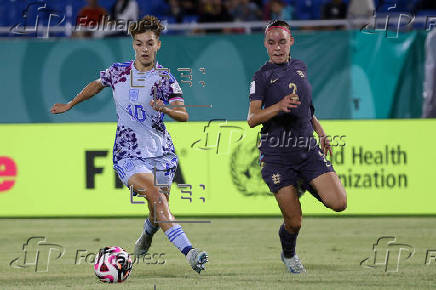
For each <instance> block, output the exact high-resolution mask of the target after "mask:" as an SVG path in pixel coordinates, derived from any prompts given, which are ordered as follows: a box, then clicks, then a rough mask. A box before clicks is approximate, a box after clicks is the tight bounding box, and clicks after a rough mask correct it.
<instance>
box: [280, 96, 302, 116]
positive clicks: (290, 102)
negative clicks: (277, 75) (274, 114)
mask: <svg viewBox="0 0 436 290" xmlns="http://www.w3.org/2000/svg"><path fill="white" fill-rule="evenodd" d="M277 105H278V106H279V109H280V111H283V112H290V111H291V109H292V108H296V107H298V106H299V105H301V102H300V98H299V97H298V95H296V94H289V95H286V96H284V97H283V99H282V100H281V101H280V102H278V103H277Z"/></svg>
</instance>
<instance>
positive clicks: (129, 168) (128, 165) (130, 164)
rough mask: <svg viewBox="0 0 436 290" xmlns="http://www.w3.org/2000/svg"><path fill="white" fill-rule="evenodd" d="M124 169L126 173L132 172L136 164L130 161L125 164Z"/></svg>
mask: <svg viewBox="0 0 436 290" xmlns="http://www.w3.org/2000/svg"><path fill="white" fill-rule="evenodd" d="M123 167H124V169H125V170H126V171H132V170H133V168H135V164H134V163H133V162H132V161H131V160H129V161H127V162H126V163H125V164H124V166H123Z"/></svg>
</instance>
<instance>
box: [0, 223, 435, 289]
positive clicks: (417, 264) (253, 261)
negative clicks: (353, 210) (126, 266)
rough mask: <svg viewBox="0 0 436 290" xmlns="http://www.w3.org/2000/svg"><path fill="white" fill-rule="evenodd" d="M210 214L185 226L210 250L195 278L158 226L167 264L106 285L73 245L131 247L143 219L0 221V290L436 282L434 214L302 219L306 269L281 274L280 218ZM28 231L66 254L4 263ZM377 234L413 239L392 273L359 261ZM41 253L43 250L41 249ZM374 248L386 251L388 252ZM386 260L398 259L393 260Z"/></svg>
mask: <svg viewBox="0 0 436 290" xmlns="http://www.w3.org/2000/svg"><path fill="white" fill-rule="evenodd" d="M211 221H212V223H210V224H183V227H184V230H185V232H186V233H187V234H188V237H189V238H190V240H191V242H192V243H193V245H194V246H196V247H199V248H201V249H205V250H207V251H208V253H209V263H208V264H207V270H206V271H204V272H203V273H202V274H201V275H198V274H197V273H195V272H194V271H193V270H191V268H190V266H189V265H188V264H187V262H186V260H185V258H184V257H183V255H181V254H180V253H179V252H178V250H177V249H175V248H174V246H173V245H172V244H170V242H169V241H168V240H167V239H166V237H165V236H164V234H163V233H162V232H161V231H160V232H158V233H157V234H156V235H155V239H154V241H153V245H152V247H151V250H150V251H151V252H152V253H164V256H163V257H164V258H163V260H165V263H164V264H151V263H153V262H158V263H162V261H161V260H158V259H153V258H151V259H150V260H146V261H144V260H141V261H140V263H139V264H135V265H134V268H133V271H132V274H131V276H130V277H129V279H128V280H127V281H125V282H124V283H122V284H116V285H115V284H114V285H107V284H103V283H101V282H99V281H98V280H97V278H96V277H95V276H94V273H93V268H92V264H88V263H86V261H83V259H81V263H80V264H78V265H76V264H75V259H76V252H77V250H87V251H89V252H97V251H98V249H99V248H101V247H103V246H106V245H118V246H121V247H123V248H125V249H126V250H128V251H129V252H131V251H133V244H134V242H135V240H136V239H137V237H138V234H139V232H140V231H141V229H142V223H143V219H136V218H135V219H127V218H125V219H0V229H1V235H0V255H1V260H0V261H1V262H0V289H44V290H48V289H109V288H110V289H159V290H160V289H380V288H384V289H429V288H434V287H436V261H435V259H434V258H433V259H429V260H430V263H429V264H427V265H426V255H427V251H428V250H434V251H433V252H431V251H430V252H429V253H430V254H431V253H433V254H432V255H433V256H436V227H435V225H436V217H359V218H357V217H355V218H348V217H331V218H321V217H307V218H304V219H303V227H302V230H301V232H300V236H299V239H298V244H297V253H298V255H299V256H300V258H301V259H302V261H303V263H304V265H305V267H306V269H307V271H308V272H307V273H306V274H304V275H292V274H290V273H288V272H286V269H285V267H284V265H283V264H282V262H281V261H280V251H281V247H280V242H279V240H278V235H277V231H278V228H279V226H280V224H281V219H279V218H215V219H211ZM31 236H44V237H46V239H47V243H52V244H59V245H61V246H62V247H63V248H64V249H65V253H64V256H63V257H62V258H60V259H58V260H55V259H54V258H55V257H51V258H50V259H51V260H50V262H49V264H48V271H47V272H35V266H32V265H29V266H27V267H25V268H13V267H11V266H10V265H9V264H10V262H11V261H12V260H13V259H14V258H16V257H19V256H22V255H23V251H22V247H23V243H25V241H26V240H27V239H28V238H29V237H31ZM382 236H395V237H396V238H397V240H396V243H401V244H407V245H410V246H412V247H413V248H414V250H415V252H414V254H413V256H412V257H410V258H409V259H406V258H407V253H408V252H402V254H401V256H400V263H399V268H398V272H385V271H384V270H385V268H384V266H383V265H379V266H376V267H375V268H368V267H363V266H361V265H360V262H361V261H362V260H363V259H365V258H367V257H370V256H371V252H372V248H373V244H374V243H375V242H376V240H377V239H378V238H379V237H382ZM391 246H392V245H391ZM391 246H390V247H391ZM394 247H395V246H392V248H390V249H394ZM42 248H43V246H42ZM384 249H386V247H384ZM40 253H42V254H40V255H41V256H44V255H46V253H45V252H43V251H41V252H40ZM44 253H45V254H44ZM81 253H84V252H81ZM379 253H382V254H383V255H384V254H385V253H386V251H384V252H383V251H381V252H379ZM390 253H394V254H395V253H398V251H396V252H395V251H392V252H391V251H390ZM52 254H53V253H52ZM394 254H392V255H394ZM53 255H54V254H53ZM54 256H55V255H54ZM397 256H398V255H397ZM161 258H162V256H161ZM428 258H429V257H428V256H427V259H428ZM41 259H43V258H41ZM390 261H394V262H393V263H395V259H391V260H390ZM29 263H31V261H30V260H29ZM147 263H148V264H147ZM389 266H392V265H389ZM394 266H395V265H394ZM393 268H395V267H393Z"/></svg>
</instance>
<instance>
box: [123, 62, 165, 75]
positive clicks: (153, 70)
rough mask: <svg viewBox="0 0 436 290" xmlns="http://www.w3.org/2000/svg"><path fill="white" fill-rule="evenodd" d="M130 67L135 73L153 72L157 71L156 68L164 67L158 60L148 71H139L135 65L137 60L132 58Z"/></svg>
mask: <svg viewBox="0 0 436 290" xmlns="http://www.w3.org/2000/svg"><path fill="white" fill-rule="evenodd" d="M130 68H131V69H132V71H133V72H135V73H145V74H151V73H154V72H155V71H156V68H162V66H161V65H160V64H159V62H158V61H157V60H156V65H155V66H154V67H153V68H152V69H151V70H148V71H139V70H137V69H136V67H135V60H132V63H131V64H130Z"/></svg>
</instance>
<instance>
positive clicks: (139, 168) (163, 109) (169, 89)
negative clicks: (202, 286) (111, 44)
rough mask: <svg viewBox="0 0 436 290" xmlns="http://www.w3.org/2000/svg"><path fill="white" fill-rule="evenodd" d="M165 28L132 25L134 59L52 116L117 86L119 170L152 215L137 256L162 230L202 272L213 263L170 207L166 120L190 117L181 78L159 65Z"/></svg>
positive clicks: (145, 22) (151, 23)
mask: <svg viewBox="0 0 436 290" xmlns="http://www.w3.org/2000/svg"><path fill="white" fill-rule="evenodd" d="M163 29H164V27H163V26H162V24H161V23H160V21H159V20H158V19H157V18H156V17H154V16H149V15H147V16H145V17H144V19H142V20H141V21H139V22H138V23H132V25H131V26H130V27H129V31H130V34H131V35H132V38H133V49H134V51H135V60H134V61H128V62H124V63H114V64H113V65H112V66H110V67H109V68H108V69H107V70H105V71H102V72H100V78H99V79H97V80H95V81H93V82H91V83H90V84H88V85H87V86H86V87H85V88H84V89H83V91H82V92H80V93H79V94H78V95H77V96H76V97H75V98H74V99H73V100H72V101H71V102H69V103H68V104H55V105H54V106H53V107H52V109H51V112H52V113H54V114H58V113H63V112H65V111H68V110H70V109H71V108H72V107H73V106H74V105H76V104H78V103H80V102H82V101H84V100H87V99H89V98H91V97H92V96H94V95H95V94H97V93H99V92H100V91H101V90H102V89H103V88H104V87H112V92H113V98H114V101H115V106H116V110H117V116H118V126H117V132H116V137H115V144H114V150H113V164H114V169H115V170H116V171H117V173H118V176H119V177H120V179H121V181H122V182H123V183H124V184H125V185H126V186H128V187H129V188H133V190H134V191H135V192H136V193H139V194H140V195H144V194H145V197H146V199H147V202H148V208H149V211H150V215H149V217H148V218H147V219H146V220H145V223H144V230H143V231H142V234H141V236H140V237H139V239H138V240H137V241H136V243H135V255H144V254H146V253H147V251H148V249H149V248H150V246H151V241H152V237H153V235H154V234H155V233H156V232H157V231H158V230H159V227H160V228H162V230H163V231H164V232H165V235H167V237H168V239H169V240H170V242H172V243H173V244H174V245H175V246H176V247H177V248H178V249H179V250H180V251H181V252H182V253H183V254H184V255H185V256H186V258H187V260H188V262H189V263H190V264H191V266H192V269H194V270H195V271H196V272H198V273H200V272H201V271H202V270H204V269H205V265H204V264H205V263H207V261H208V257H207V253H206V252H203V251H200V250H198V249H195V248H193V247H192V245H191V243H190V241H189V239H188V238H187V237H186V234H185V233H184V232H183V229H182V228H181V226H180V225H178V224H176V223H174V222H173V221H174V220H175V218H174V216H173V215H172V214H171V212H170V210H169V205H168V199H169V192H170V186H171V183H172V180H173V177H174V173H175V171H176V167H177V162H178V159H177V156H176V154H175V151H174V145H173V142H172V140H171V136H170V134H169V133H168V131H167V130H166V128H165V124H164V123H163V118H164V114H167V115H168V116H170V117H171V118H173V119H174V120H176V121H180V122H185V121H187V120H188V113H187V112H186V109H185V108H184V107H183V104H184V102H183V98H182V90H181V88H180V86H179V84H178V83H177V81H176V79H175V78H174V77H173V76H172V75H171V74H170V73H169V71H168V70H165V69H164V68H163V67H162V66H160V65H158V64H157V61H156V54H157V52H158V50H159V49H160V46H161V41H160V40H159V35H160V33H161V31H162V30H163ZM167 105H169V106H167ZM155 180H156V181H155ZM155 182H157V183H155ZM156 184H159V185H162V184H164V185H165V186H156ZM159 221H161V222H159Z"/></svg>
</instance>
